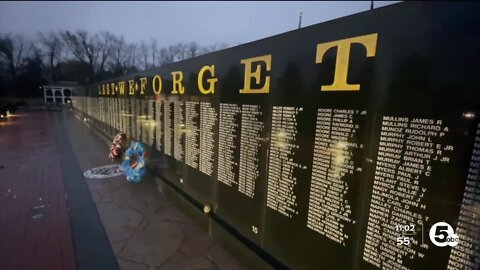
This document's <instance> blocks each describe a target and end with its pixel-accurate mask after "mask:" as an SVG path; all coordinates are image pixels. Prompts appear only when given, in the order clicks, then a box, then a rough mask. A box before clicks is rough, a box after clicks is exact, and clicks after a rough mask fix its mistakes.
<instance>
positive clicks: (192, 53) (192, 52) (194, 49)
mask: <svg viewBox="0 0 480 270" xmlns="http://www.w3.org/2000/svg"><path fill="white" fill-rule="evenodd" d="M187 49H188V58H193V57H196V56H197V55H198V51H199V49H200V47H199V46H198V44H197V43H196V42H195V41H192V42H190V44H188V46H187Z"/></svg>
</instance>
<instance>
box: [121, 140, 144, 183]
mask: <svg viewBox="0 0 480 270" xmlns="http://www.w3.org/2000/svg"><path fill="white" fill-rule="evenodd" d="M147 156H148V154H147V151H146V149H145V144H144V143H142V142H140V141H132V143H131V144H130V148H128V149H127V151H125V159H124V160H123V162H122V167H123V170H124V171H125V176H126V177H127V181H129V182H134V183H138V182H140V181H142V178H143V176H145V174H146V173H147V171H146V168H145V159H146V158H147Z"/></svg>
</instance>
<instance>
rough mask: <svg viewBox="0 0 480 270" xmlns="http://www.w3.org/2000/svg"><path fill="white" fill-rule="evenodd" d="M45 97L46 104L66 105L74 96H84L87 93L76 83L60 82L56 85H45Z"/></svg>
mask: <svg viewBox="0 0 480 270" xmlns="http://www.w3.org/2000/svg"><path fill="white" fill-rule="evenodd" d="M41 89H43V97H44V101H45V103H58V104H66V103H68V101H69V100H71V98H72V96H82V95H84V94H85V93H84V92H85V90H84V87H83V86H81V85H80V84H78V83H76V82H68V81H60V82H58V83H55V84H50V85H44V86H42V87H41Z"/></svg>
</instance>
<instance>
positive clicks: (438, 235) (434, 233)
mask: <svg viewBox="0 0 480 270" xmlns="http://www.w3.org/2000/svg"><path fill="white" fill-rule="evenodd" d="M429 236H430V241H432V243H433V244H434V245H435V246H437V247H446V246H451V247H454V246H456V245H457V244H458V241H459V239H458V236H457V235H456V234H455V232H454V231H453V228H452V226H450V224H448V223H446V222H437V223H435V224H433V226H432V227H431V228H430V232H429Z"/></svg>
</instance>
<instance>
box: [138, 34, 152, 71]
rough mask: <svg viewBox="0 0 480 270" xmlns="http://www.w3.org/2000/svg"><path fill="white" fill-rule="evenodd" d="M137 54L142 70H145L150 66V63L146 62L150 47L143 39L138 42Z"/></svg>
mask: <svg viewBox="0 0 480 270" xmlns="http://www.w3.org/2000/svg"><path fill="white" fill-rule="evenodd" d="M139 54H140V55H139V56H140V57H139V58H140V60H141V65H142V68H143V70H147V69H148V68H149V67H150V63H149V62H148V58H149V56H150V48H149V46H148V45H147V43H145V42H144V41H142V42H140V48H139Z"/></svg>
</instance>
